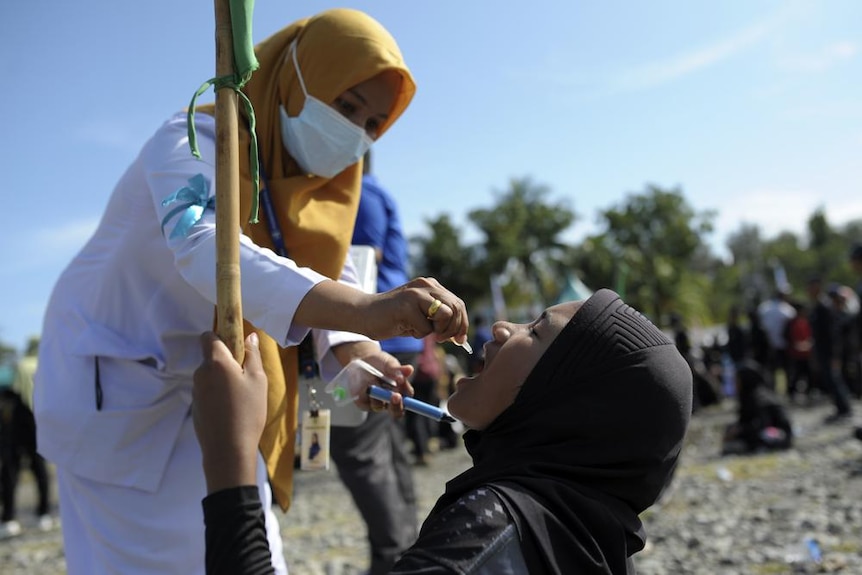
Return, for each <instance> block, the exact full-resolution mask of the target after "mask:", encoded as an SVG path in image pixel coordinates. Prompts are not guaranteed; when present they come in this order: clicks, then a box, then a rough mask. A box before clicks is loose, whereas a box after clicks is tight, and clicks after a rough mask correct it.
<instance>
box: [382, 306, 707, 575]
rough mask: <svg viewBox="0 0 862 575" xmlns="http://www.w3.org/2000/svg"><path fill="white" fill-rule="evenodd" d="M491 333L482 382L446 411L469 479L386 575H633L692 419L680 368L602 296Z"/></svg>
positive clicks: (668, 349)
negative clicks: (466, 458)
mask: <svg viewBox="0 0 862 575" xmlns="http://www.w3.org/2000/svg"><path fill="white" fill-rule="evenodd" d="M493 333H494V339H493V340H492V341H491V342H489V343H488V344H486V345H485V349H484V352H485V369H484V370H483V371H482V373H480V374H478V375H477V376H475V377H473V378H465V379H462V380H460V381H459V382H458V384H457V386H458V387H457V389H456V391H455V393H454V394H453V395H452V396H451V397H450V398H449V401H448V403H447V406H448V408H449V410H450V412H451V413H452V415H454V416H455V417H457V418H459V419H461V420H462V421H463V422H464V423H465V424H466V425H467V426H468V427H470V428H471V429H470V430H469V431H468V432H467V433H466V434H465V435H464V440H465V442H466V447H467V450H468V451H469V453H470V455H471V456H472V458H473V467H472V468H470V469H469V470H467V471H465V472H464V473H462V474H461V475H459V476H458V477H456V478H455V479H453V480H451V481H450V482H449V483H448V484H447V486H446V492H445V493H444V494H443V496H442V497H440V499H439V500H438V502H437V504H436V506H435V507H434V509H433V510H432V512H431V514H430V515H429V517H428V518H427V519H426V520H425V523H424V524H423V527H422V531H421V533H420V536H419V540H418V541H417V542H416V544H415V545H414V547H413V548H411V549H410V550H409V551H408V552H407V553H406V554H405V555H404V556H403V557H402V559H401V561H400V562H399V563H397V564H396V566H395V569H394V571H393V573H399V574H400V573H422V574H430V573H453V572H454V573H470V574H476V575H478V574H491V573H493V574H495V575H499V574H501V573H530V574H534V575H535V574H545V573H548V574H562V575H572V574H578V575H580V574H584V573H603V574H605V573H607V574H622V573H626V574H628V573H634V572H635V571H634V566H633V563H632V561H631V556H632V555H633V554H634V553H636V552H638V551H640V550H641V549H643V546H644V541H645V535H644V532H643V529H642V525H641V522H640V520H639V518H638V515H639V514H640V513H641V512H642V511H644V510H645V509H646V508H647V507H649V506H650V505H652V504H653V503H654V502H655V500H656V498H657V497H658V495H659V493H660V492H661V491H662V489H663V488H664V486H665V484H666V483H667V482H668V481H669V479H670V477H671V474H672V472H673V469H674V467H675V465H676V462H677V458H678V457H679V454H680V449H681V448H682V443H683V437H684V435H685V431H686V428H687V425H688V421H689V417H690V414H691V394H692V380H691V370H690V369H689V367H688V364H687V363H686V362H685V360H684V359H683V358H682V356H681V355H680V354H679V352H678V351H677V349H676V347H675V346H674V344H673V342H671V341H670V340H669V339H668V338H667V337H666V336H665V335H664V334H663V333H662V332H661V331H660V330H659V329H657V328H656V327H655V326H654V325H653V324H652V323H650V322H649V320H647V319H646V318H645V317H644V316H642V315H641V314H640V313H638V312H637V311H636V310H635V309H633V308H632V307H630V306H628V305H626V304H625V303H624V302H623V301H622V300H621V299H620V298H619V296H618V295H617V294H616V293H614V292H612V291H610V290H600V291H598V292H596V293H595V294H594V295H593V296H592V297H590V298H589V299H587V300H586V301H584V302H569V303H567V304H561V305H558V306H554V307H551V308H549V309H548V310H546V312H545V313H544V314H543V315H542V317H540V318H539V319H538V320H536V321H534V322H532V323H530V324H526V325H516V324H511V323H508V322H497V323H495V324H494V326H493ZM477 352H478V350H477ZM522 375H523V377H522ZM495 412H496V413H495Z"/></svg>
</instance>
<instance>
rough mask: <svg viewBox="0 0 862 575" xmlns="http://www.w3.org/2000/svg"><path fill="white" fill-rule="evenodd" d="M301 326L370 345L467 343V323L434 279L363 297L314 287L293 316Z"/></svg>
mask: <svg viewBox="0 0 862 575" xmlns="http://www.w3.org/2000/svg"><path fill="white" fill-rule="evenodd" d="M294 321H295V322H297V323H299V324H300V325H305V326H309V327H316V328H321V329H333V330H341V331H352V332H354V333H361V334H363V335H366V336H368V337H370V338H372V339H376V340H384V339H389V338H390V337H396V336H412V337H415V338H422V337H425V336H426V335H428V334H429V333H434V335H435V337H436V339H437V341H438V342H440V341H446V340H448V339H450V338H454V339H455V341H457V342H458V343H462V342H464V341H466V340H467V328H468V327H469V326H470V320H469V318H468V316H467V306H466V305H464V302H463V301H461V298H459V297H457V296H456V295H455V294H453V293H452V292H450V291H449V290H447V289H446V288H445V287H443V286H442V285H441V284H440V282H438V281H437V280H435V279H434V278H424V277H423V278H416V279H413V280H410V281H409V282H407V283H406V284H404V285H402V286H399V287H397V288H394V289H391V290H389V291H387V292H383V293H380V294H367V293H365V292H362V291H360V290H358V289H354V288H352V287H349V286H347V285H345V284H341V283H338V282H336V281H323V282H320V283H319V284H317V285H316V286H314V287H313V288H312V289H311V290H310V291H309V292H308V293H307V294H306V296H305V298H303V300H302V302H301V303H300V304H299V307H298V308H297V310H296V314H295V315H294Z"/></svg>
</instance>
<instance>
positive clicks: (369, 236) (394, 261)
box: [352, 174, 422, 353]
mask: <svg viewBox="0 0 862 575" xmlns="http://www.w3.org/2000/svg"><path fill="white" fill-rule="evenodd" d="M352 243H353V245H362V246H372V247H374V248H375V249H377V250H380V251H381V252H382V254H383V257H382V259H380V260H379V261H378V262H377V291H378V292H385V291H389V290H390V289H392V288H395V287H398V286H400V285H402V284H405V283H407V281H408V280H409V279H410V277H409V275H408V271H407V268H408V259H407V240H406V239H405V237H404V233H403V232H402V230H401V219H400V218H399V216H398V206H397V204H396V203H395V200H394V198H392V196H391V195H390V194H389V192H387V191H386V190H385V189H384V188H383V187H382V186H381V185H380V183H379V182H378V180H377V178H376V177H374V176H373V175H371V174H366V175H364V176H362V196H361V197H360V199H359V211H358V212H357V214H356V226H355V227H354V229H353V242H352ZM380 345H381V347H382V348H383V351H386V352H388V353H410V352H416V353H418V352H420V351H422V340H421V339H416V338H413V337H395V338H392V339H388V340H385V341H381V342H380Z"/></svg>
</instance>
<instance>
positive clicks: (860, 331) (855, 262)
mask: <svg viewBox="0 0 862 575" xmlns="http://www.w3.org/2000/svg"><path fill="white" fill-rule="evenodd" d="M849 259H850V267H851V268H852V269H853V272H854V273H856V275H857V276H858V277H859V280H858V281H857V283H856V297H857V299H858V300H859V303H860V304H862V243H855V244H853V246H852V247H851V248H850V257H849ZM856 337H857V339H856V341H857V342H859V348H858V349H857V350H856V352H857V354H858V355H857V357H858V359H859V362H860V365H862V310H860V311H859V313H858V314H857V315H856ZM860 375H862V374H860ZM853 433H854V435H855V436H856V439H858V440H860V441H862V426H856V429H855V430H854V432H853Z"/></svg>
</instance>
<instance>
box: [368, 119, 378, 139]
mask: <svg viewBox="0 0 862 575" xmlns="http://www.w3.org/2000/svg"><path fill="white" fill-rule="evenodd" d="M365 131H366V132H368V135H369V136H371V137H372V138H376V137H377V133H378V132H379V131H380V122H379V121H378V120H368V121H367V122H365Z"/></svg>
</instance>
